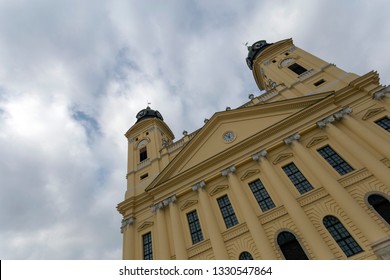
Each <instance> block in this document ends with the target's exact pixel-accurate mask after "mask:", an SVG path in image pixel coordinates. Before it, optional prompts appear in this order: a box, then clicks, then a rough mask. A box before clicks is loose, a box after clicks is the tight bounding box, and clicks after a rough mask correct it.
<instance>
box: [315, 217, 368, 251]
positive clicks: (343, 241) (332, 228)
mask: <svg viewBox="0 0 390 280" xmlns="http://www.w3.org/2000/svg"><path fill="white" fill-rule="evenodd" d="M323 223H324V226H325V227H326V229H327V230H328V231H329V233H330V235H332V237H333V239H334V240H335V241H336V242H337V244H338V245H339V246H340V248H341V250H343V252H344V254H345V255H346V256H347V257H350V256H353V255H355V254H357V253H360V252H361V251H363V250H362V248H360V246H359V244H357V242H356V241H355V239H354V238H353V237H352V236H351V235H350V234H349V232H348V230H347V229H346V228H345V227H344V226H343V224H342V223H341V222H340V221H339V219H337V218H336V217H334V216H326V217H324V219H323Z"/></svg>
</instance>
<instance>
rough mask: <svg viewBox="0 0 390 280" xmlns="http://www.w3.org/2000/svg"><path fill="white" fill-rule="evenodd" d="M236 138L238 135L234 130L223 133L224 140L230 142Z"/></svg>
mask: <svg viewBox="0 0 390 280" xmlns="http://www.w3.org/2000/svg"><path fill="white" fill-rule="evenodd" d="M235 138H236V135H235V134H234V132H232V131H227V132H225V133H224V134H223V141H225V143H230V142H232V141H233V140H234V139H235Z"/></svg>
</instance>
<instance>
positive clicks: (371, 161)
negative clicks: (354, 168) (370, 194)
mask: <svg viewBox="0 0 390 280" xmlns="http://www.w3.org/2000/svg"><path fill="white" fill-rule="evenodd" d="M325 130H326V132H327V133H328V135H329V136H330V137H331V139H333V140H334V141H336V142H338V144H339V145H340V146H341V147H343V148H344V149H345V150H347V151H349V152H350V153H351V154H352V155H353V156H354V157H356V158H357V159H358V160H359V162H360V163H361V164H362V165H364V166H365V167H366V168H367V169H368V170H370V171H371V173H372V174H374V176H375V177H376V178H377V179H378V180H380V181H382V182H383V183H384V184H385V185H387V186H390V174H389V168H387V167H386V166H385V165H384V164H383V163H382V162H381V161H379V160H378V159H377V158H375V157H374V156H373V155H372V154H371V153H370V152H368V151H367V150H366V149H365V148H364V147H362V146H361V145H359V144H358V143H356V141H355V140H354V139H352V138H351V137H349V136H348V135H346V134H345V133H344V132H343V131H342V130H341V129H338V128H337V127H336V126H335V125H333V124H331V123H328V124H327V125H326V128H325ZM388 147H389V145H388Z"/></svg>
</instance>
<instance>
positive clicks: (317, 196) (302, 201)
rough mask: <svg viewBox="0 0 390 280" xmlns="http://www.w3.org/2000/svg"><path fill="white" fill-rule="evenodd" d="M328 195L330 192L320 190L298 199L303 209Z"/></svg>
mask: <svg viewBox="0 0 390 280" xmlns="http://www.w3.org/2000/svg"><path fill="white" fill-rule="evenodd" d="M327 195H328V192H327V191H326V190H325V189H324V188H319V189H315V190H312V191H311V192H309V193H307V194H306V195H304V196H301V197H300V198H298V202H299V204H300V205H301V207H303V206H305V205H308V204H310V203H312V202H314V201H317V200H319V199H321V198H323V197H325V196H327Z"/></svg>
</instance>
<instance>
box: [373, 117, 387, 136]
mask: <svg viewBox="0 0 390 280" xmlns="http://www.w3.org/2000/svg"><path fill="white" fill-rule="evenodd" d="M375 123H376V124H377V125H379V126H380V127H382V128H383V129H385V130H387V131H388V132H390V119H389V117H384V118H382V119H380V120H377V121H376V122H375Z"/></svg>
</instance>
